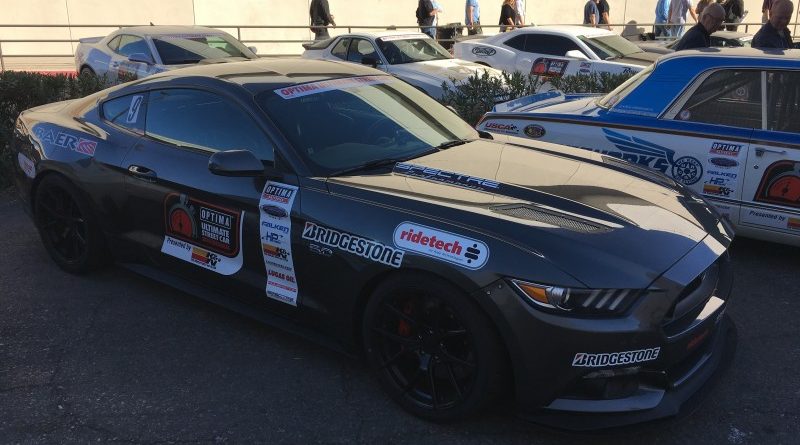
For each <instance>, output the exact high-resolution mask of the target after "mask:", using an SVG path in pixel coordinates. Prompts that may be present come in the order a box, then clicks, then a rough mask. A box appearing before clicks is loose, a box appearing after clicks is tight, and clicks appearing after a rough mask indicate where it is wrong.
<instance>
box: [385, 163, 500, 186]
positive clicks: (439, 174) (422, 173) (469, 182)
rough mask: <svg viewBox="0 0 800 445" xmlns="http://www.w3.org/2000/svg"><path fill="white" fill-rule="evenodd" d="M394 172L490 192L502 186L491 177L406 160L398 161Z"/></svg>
mask: <svg viewBox="0 0 800 445" xmlns="http://www.w3.org/2000/svg"><path fill="white" fill-rule="evenodd" d="M392 173H394V174H397V175H403V176H411V177H414V178H419V179H424V180H427V181H431V182H441V183H443V184H449V185H454V186H457V187H463V188H467V189H471V190H480V191H484V192H490V193H491V192H497V191H499V190H500V186H501V184H500V183H499V182H497V181H492V180H490V179H484V178H478V177H476V176H469V175H462V174H460V173H454V172H449V171H445V170H440V169H438V168H431V167H425V166H422V165H414V164H408V163H404V162H398V163H397V164H395V166H394V168H393V169H392Z"/></svg>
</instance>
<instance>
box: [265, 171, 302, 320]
mask: <svg viewBox="0 0 800 445" xmlns="http://www.w3.org/2000/svg"><path fill="white" fill-rule="evenodd" d="M296 196H297V187H295V186H293V185H288V184H281V183H278V182H271V181H267V183H266V184H265V185H264V191H263V192H262V193H261V199H260V200H259V203H258V207H259V209H261V211H260V215H261V218H260V221H261V224H260V225H259V226H260V229H259V231H260V234H261V252H262V254H263V255H264V266H266V269H267V287H266V292H267V296H268V297H269V298H272V299H275V300H278V301H282V302H284V303H288V304H291V305H292V306H297V293H298V287H297V277H296V275H295V271H294V260H293V259H292V220H291V214H292V205H294V199H295V197H296Z"/></svg>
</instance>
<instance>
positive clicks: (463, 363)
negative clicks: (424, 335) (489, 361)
mask: <svg viewBox="0 0 800 445" xmlns="http://www.w3.org/2000/svg"><path fill="white" fill-rule="evenodd" d="M442 355H443V356H444V359H445V361H446V362H449V363H456V364H459V365H461V366H466V367H469V368H474V367H475V363H472V362H468V361H466V360H463V359H460V358H458V357H455V356H453V355H452V354H449V353H447V352H444V351H442Z"/></svg>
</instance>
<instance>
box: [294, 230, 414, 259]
mask: <svg viewBox="0 0 800 445" xmlns="http://www.w3.org/2000/svg"><path fill="white" fill-rule="evenodd" d="M303 239H307V240H309V241H312V242H316V243H320V244H324V245H326V246H329V247H335V248H337V249H339V250H342V251H345V252H349V253H352V254H354V255H358V256H360V257H362V258H366V259H369V260H372V261H375V262H378V263H381V264H385V265H387V266H391V267H400V265H401V264H403V253H404V252H403V251H402V250H398V249H395V248H393V247H389V246H387V245H385V244H381V243H379V242H378V241H373V240H371V239H367V238H362V237H360V236H357V235H351V234H349V233H345V232H340V231H338V230H336V229H332V228H330V227H323V226H319V225H317V224H314V223H312V222H310V221H309V222H306V226H305V228H303Z"/></svg>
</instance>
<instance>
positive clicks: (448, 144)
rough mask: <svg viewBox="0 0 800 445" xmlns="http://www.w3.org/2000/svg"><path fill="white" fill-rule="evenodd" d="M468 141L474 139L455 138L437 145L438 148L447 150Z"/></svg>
mask: <svg viewBox="0 0 800 445" xmlns="http://www.w3.org/2000/svg"><path fill="white" fill-rule="evenodd" d="M467 142H472V139H453V140H452V141H445V142H442V143H441V144H439V145H437V146H436V148H437V149H439V150H447V149H448V148H451V147H455V146H458V145H464V144H466V143H467Z"/></svg>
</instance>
